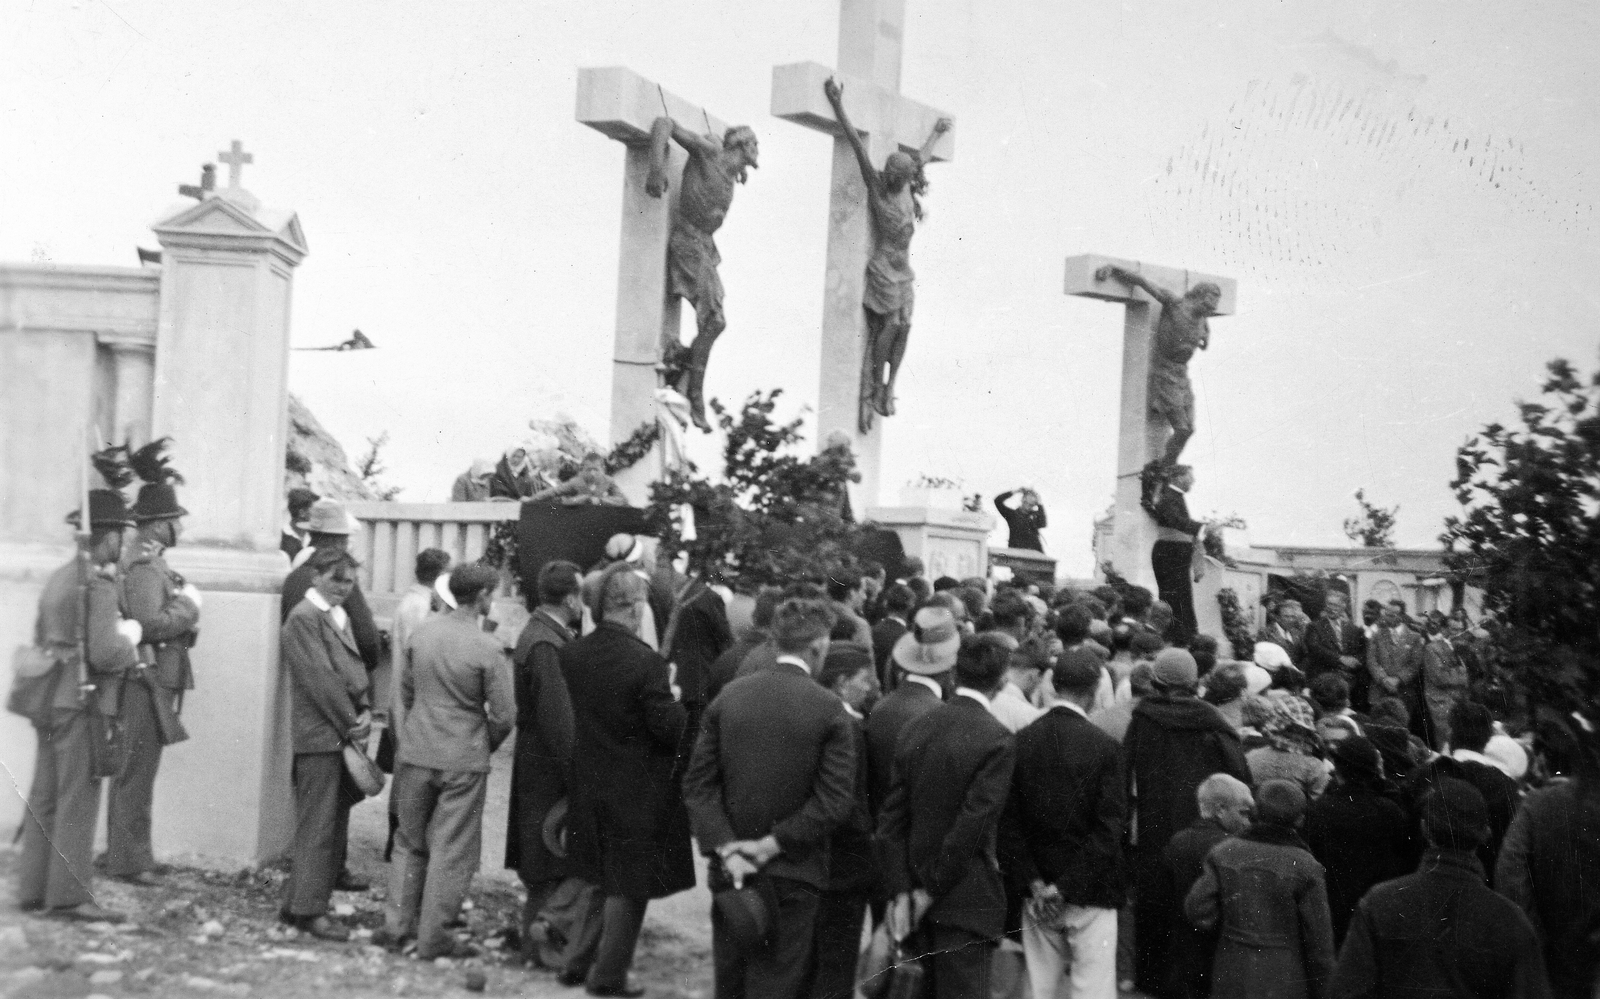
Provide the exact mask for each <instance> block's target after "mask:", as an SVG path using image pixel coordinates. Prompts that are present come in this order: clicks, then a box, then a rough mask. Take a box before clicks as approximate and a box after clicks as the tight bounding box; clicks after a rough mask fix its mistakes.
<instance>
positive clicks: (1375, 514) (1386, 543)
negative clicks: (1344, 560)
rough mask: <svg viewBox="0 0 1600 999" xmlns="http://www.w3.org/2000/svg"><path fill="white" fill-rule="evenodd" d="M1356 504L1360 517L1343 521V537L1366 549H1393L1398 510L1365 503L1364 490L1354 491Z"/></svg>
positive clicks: (1365, 495)
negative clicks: (1357, 504)
mask: <svg viewBox="0 0 1600 999" xmlns="http://www.w3.org/2000/svg"><path fill="white" fill-rule="evenodd" d="M1356 502H1357V503H1359V504H1360V505H1361V516H1359V517H1350V518H1348V519H1346V520H1345V522H1344V536H1345V537H1347V538H1349V539H1350V540H1351V541H1359V542H1360V543H1361V544H1362V546H1363V547H1366V548H1393V547H1394V525H1395V521H1396V517H1397V516H1398V515H1399V513H1400V508H1399V507H1398V506H1392V507H1389V508H1388V509H1384V508H1383V507H1381V506H1375V505H1373V504H1372V503H1369V502H1367V493H1366V490H1365V489H1357V490H1356Z"/></svg>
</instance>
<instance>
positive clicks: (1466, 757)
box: [1450, 749, 1501, 770]
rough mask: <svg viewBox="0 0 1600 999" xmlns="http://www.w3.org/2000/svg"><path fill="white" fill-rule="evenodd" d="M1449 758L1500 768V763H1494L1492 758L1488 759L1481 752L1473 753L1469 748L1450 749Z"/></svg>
mask: <svg viewBox="0 0 1600 999" xmlns="http://www.w3.org/2000/svg"><path fill="white" fill-rule="evenodd" d="M1450 758H1451V759H1452V760H1460V761H1461V762H1463V763H1482V764H1483V765H1484V766H1486V767H1494V768H1495V769H1496V770H1499V769H1501V767H1500V764H1498V763H1496V762H1495V761H1494V760H1491V759H1489V757H1487V756H1485V755H1483V754H1482V753H1475V752H1473V751H1472V750H1470V749H1452V750H1451V751H1450Z"/></svg>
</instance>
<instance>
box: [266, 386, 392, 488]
mask: <svg viewBox="0 0 1600 999" xmlns="http://www.w3.org/2000/svg"><path fill="white" fill-rule="evenodd" d="M299 487H303V488H306V489H310V490H311V491H312V492H315V493H317V494H318V495H319V496H327V497H330V498H332V499H340V500H373V499H377V498H378V497H377V496H376V495H375V494H374V493H373V491H372V490H371V489H369V488H368V487H367V485H366V483H364V482H362V481H361V477H360V476H359V475H357V474H356V473H355V470H354V469H353V468H351V466H350V457H349V455H347V454H345V452H344V448H343V447H342V446H341V445H340V444H339V442H338V441H336V440H334V439H333V435H332V434H330V433H328V431H327V430H325V429H323V426H322V424H320V423H318V422H317V418H316V417H315V416H312V415H311V410H309V409H307V408H306V405H305V403H303V402H301V401H300V400H299V398H297V397H296V396H295V394H294V393H293V392H291V393H289V440H288V445H287V448H286V454H285V455H284V489H285V490H286V491H287V490H289V489H294V488H299Z"/></svg>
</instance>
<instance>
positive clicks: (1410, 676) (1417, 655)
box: [1367, 626, 1422, 687]
mask: <svg viewBox="0 0 1600 999" xmlns="http://www.w3.org/2000/svg"><path fill="white" fill-rule="evenodd" d="M1420 669H1422V636H1421V635H1419V634H1417V633H1416V632H1414V631H1412V630H1411V629H1410V628H1407V627H1404V626H1402V627H1400V628H1399V629H1393V628H1384V627H1381V626H1380V627H1379V628H1378V629H1377V630H1376V631H1375V632H1374V633H1373V635H1372V641H1371V643H1370V644H1369V645H1368V646H1367V672H1369V673H1371V674H1372V679H1373V681H1374V682H1376V683H1382V682H1383V679H1384V677H1393V678H1394V679H1396V680H1399V681H1400V686H1402V687H1404V686H1405V685H1406V684H1408V683H1410V682H1411V681H1412V680H1415V679H1416V677H1417V671H1418V670H1420Z"/></svg>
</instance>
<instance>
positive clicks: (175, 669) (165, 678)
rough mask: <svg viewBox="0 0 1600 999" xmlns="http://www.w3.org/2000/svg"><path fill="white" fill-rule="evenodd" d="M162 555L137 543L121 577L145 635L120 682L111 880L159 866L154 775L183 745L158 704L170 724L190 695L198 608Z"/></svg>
mask: <svg viewBox="0 0 1600 999" xmlns="http://www.w3.org/2000/svg"><path fill="white" fill-rule="evenodd" d="M137 510H138V508H137V507H136V508H135V515H136V516H137ZM163 550H164V549H163V546H162V545H161V544H160V543H158V542H156V541H153V540H150V539H144V540H141V541H140V542H139V543H138V547H137V548H136V549H135V551H134V552H133V557H132V558H131V559H130V560H128V561H127V563H126V568H125V569H124V572H123V577H122V605H123V608H124V610H125V613H126V615H127V616H128V617H129V618H131V619H133V620H135V621H138V622H139V625H140V627H142V628H143V629H144V642H143V644H141V645H140V646H139V660H140V667H139V668H138V669H135V670H133V671H130V672H129V674H128V676H127V677H126V679H125V680H124V681H123V682H122V683H121V691H120V693H121V697H120V702H121V703H120V706H119V707H120V711H119V713H120V716H121V718H122V723H123V738H124V744H125V746H126V748H127V763H126V764H125V765H124V766H123V768H122V772H121V773H119V774H117V776H116V777H114V778H113V779H112V781H111V791H110V794H109V796H108V799H107V805H106V847H107V848H106V870H107V873H109V874H111V875H112V876H113V877H129V876H134V875H138V874H140V873H143V872H145V871H149V870H152V869H153V868H154V867H155V866H156V862H155V856H154V855H153V853H152V852H151V847H150V814H151V799H152V797H153V795H154V794H155V785H156V771H157V770H158V769H159V768H160V766H161V749H162V747H163V746H166V745H168V744H169V743H171V742H176V741H179V738H180V736H179V733H175V732H172V731H168V732H165V733H163V731H162V726H161V724H160V721H159V717H158V715H157V710H156V709H157V705H156V700H157V699H158V698H159V699H161V700H163V701H164V702H165V707H164V712H163V713H166V714H168V716H169V718H173V717H176V713H177V710H178V706H179V704H180V702H181V699H182V697H183V692H184V691H185V690H193V689H194V675H193V673H192V671H191V670H190V667H189V647H190V646H191V645H192V644H194V639H195V627H196V625H197V624H198V623H199V621H200V608H199V607H198V606H197V605H196V604H195V601H194V600H193V599H192V598H191V597H189V596H187V595H185V594H184V593H183V592H182V590H183V587H184V582H183V578H182V577H181V576H179V575H178V574H177V573H175V572H173V571H172V570H171V569H170V568H168V566H167V563H166V559H164V558H163V557H162V551H163Z"/></svg>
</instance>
